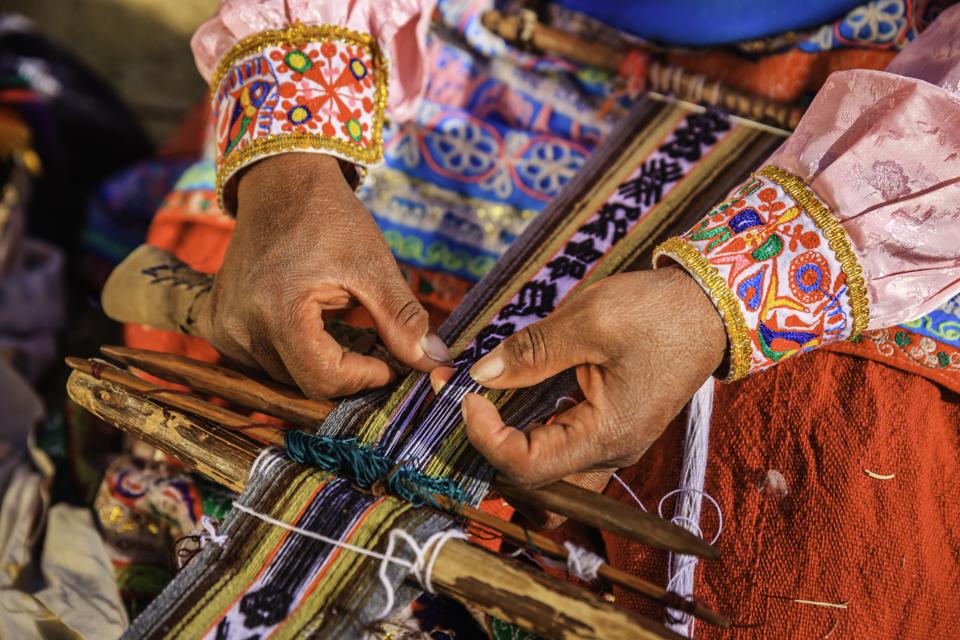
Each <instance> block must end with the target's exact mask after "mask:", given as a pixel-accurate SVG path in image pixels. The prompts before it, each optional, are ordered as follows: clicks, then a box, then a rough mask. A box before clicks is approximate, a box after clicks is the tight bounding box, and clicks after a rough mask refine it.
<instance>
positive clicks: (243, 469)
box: [67, 370, 682, 640]
mask: <svg viewBox="0 0 960 640" xmlns="http://www.w3.org/2000/svg"><path fill="white" fill-rule="evenodd" d="M67 392H68V393H69V395H70V398H71V399H73V401H74V402H76V403H77V404H79V405H80V406H82V407H84V408H85V409H87V410H88V411H90V412H92V413H93V414H94V415H96V416H98V417H99V418H101V419H103V420H105V421H107V422H109V423H111V424H113V425H114V426H116V427H117V428H119V429H121V430H124V431H127V432H129V433H132V434H134V435H136V436H137V437H140V438H142V439H144V440H145V441H147V442H149V443H150V444H153V445H154V446H156V447H157V448H158V449H161V450H163V451H166V452H168V453H170V454H171V455H174V456H176V457H177V458H178V459H180V460H181V461H183V462H184V463H185V464H187V465H188V466H189V467H191V468H193V469H195V470H197V471H198V472H200V473H202V474H204V475H206V476H207V477H209V478H210V479H211V480H214V481H215V482H218V483H220V484H223V485H224V486H227V487H230V488H231V489H233V490H234V491H237V492H240V491H242V490H243V488H244V486H245V484H246V478H247V477H248V475H249V473H250V469H251V467H252V466H253V462H254V460H255V459H256V457H257V455H259V453H260V450H261V445H259V444H257V443H255V442H253V441H252V440H250V439H249V438H247V437H245V436H243V435H242V434H240V433H236V432H233V431H230V430H229V429H224V428H220V427H216V426H212V425H209V424H206V423H203V422H201V421H198V420H195V419H191V418H189V417H188V416H186V415H184V414H183V413H180V412H179V411H177V410H172V409H169V408H167V407H163V406H160V405H159V404H157V403H156V402H153V401H152V400H148V399H146V398H144V397H141V396H138V395H136V394H132V393H128V392H127V391H126V390H125V389H123V388H122V387H121V386H119V385H117V384H115V383H113V382H110V381H108V380H106V379H104V378H97V377H95V376H93V375H90V374H87V373H84V372H83V371H80V370H75V371H73V373H72V374H71V375H70V378H69V379H68V381H67ZM431 578H432V582H433V585H434V586H435V587H436V588H437V589H438V591H440V592H442V593H445V594H446V595H449V596H450V597H453V598H455V599H457V600H460V601H465V602H467V603H469V604H472V605H474V606H478V607H479V608H481V609H483V610H484V611H487V612H488V613H490V614H492V615H495V616H497V617H499V618H501V619H504V620H507V621H509V622H512V623H514V624H517V625H519V626H521V627H523V628H524V629H527V630H529V631H532V632H534V633H537V634H540V635H544V636H546V637H555V638H571V639H572V638H598V639H599V638H623V639H628V638H641V639H648V638H669V639H671V640H679V639H680V638H682V636H679V635H677V634H675V633H674V632H672V631H670V630H668V629H666V628H665V627H663V626H662V625H659V624H657V623H655V622H653V621H651V620H649V619H646V618H644V617H642V616H640V615H638V614H635V613H633V612H631V611H627V610H625V609H622V608H619V607H616V606H614V605H612V604H610V603H607V602H604V601H603V600H602V599H600V598H598V597H597V596H595V595H594V594H592V593H590V592H588V591H585V590H583V589H579V588H577V587H575V586H573V585H570V584H566V583H562V582H560V581H557V580H555V579H552V578H551V577H550V576H548V575H545V574H542V573H537V572H534V571H532V570H531V569H530V568H528V567H526V566H524V565H522V564H521V563H519V562H515V561H512V560H509V559H507V558H503V557H501V556H498V555H496V554H493V553H490V552H488V551H486V550H484V549H481V548H479V547H477V546H475V545H472V544H470V543H468V542H465V541H461V540H449V541H448V542H447V543H446V544H445V545H444V546H443V548H442V549H441V550H440V552H439V554H438V557H437V562H436V564H435V566H434V570H433V573H432V575H431Z"/></svg>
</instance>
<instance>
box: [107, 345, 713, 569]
mask: <svg viewBox="0 0 960 640" xmlns="http://www.w3.org/2000/svg"><path fill="white" fill-rule="evenodd" d="M101 351H102V352H103V353H104V354H105V355H107V356H109V357H111V358H115V359H116V360H119V361H120V362H123V363H124V364H126V365H129V366H133V367H136V368H138V369H142V370H144V371H146V372H147V373H150V374H152V375H154V376H157V377H158V378H163V379H165V380H170V381H172V382H178V383H180V384H185V385H188V386H190V387H193V388H195V389H197V390H198V391H202V392H204V393H211V394H214V395H219V396H221V397H223V398H225V399H227V400H231V401H233V402H236V403H238V404H241V405H243V406H246V407H250V408H252V409H256V410H257V411H261V412H263V413H266V414H268V415H274V416H278V417H282V418H284V419H287V420H289V421H290V422H293V423H295V424H300V425H304V426H308V427H315V426H316V425H317V420H316V419H315V418H314V416H315V415H317V414H319V413H320V412H321V411H322V408H321V407H320V406H319V405H320V403H315V404H317V405H318V406H317V407H315V408H311V404H313V403H314V401H312V400H308V399H307V398H305V397H303V396H302V395H299V392H298V391H295V390H293V389H289V388H288V391H286V392H285V395H284V399H282V402H283V403H284V404H283V405H282V406H280V407H278V406H277V405H276V404H275V402H274V401H272V400H271V401H265V398H264V396H263V395H262V393H261V390H260V385H261V384H262V383H260V382H258V381H256V380H253V379H252V378H248V377H246V376H244V375H243V374H240V373H236V372H233V371H229V370H227V369H224V368H223V367H217V366H216V365H211V364H208V363H204V362H200V361H197V360H191V359H190V358H185V357H183V356H177V355H173V354H167V353H160V352H156V351H145V350H142V349H130V348H128V347H115V346H104V347H101ZM224 371H229V378H226V379H225V378H224V376H223V372H224ZM292 395H297V396H298V401H297V402H296V403H290V404H287V401H286V398H287V397H290V396H292ZM301 410H305V411H304V413H302V414H301V413H300V411H301ZM281 411H282V412H283V415H281ZM493 486H494V488H495V489H496V490H497V491H499V492H501V493H502V494H504V495H506V496H508V497H510V498H511V499H513V500H516V501H517V502H521V503H525V504H529V505H533V506H535V507H539V508H541V509H546V510H547V511H552V512H555V513H559V514H561V515H564V516H567V517H568V518H571V519H573V520H576V521H578V522H582V523H585V524H588V525H590V526H593V527H599V528H601V529H606V530H607V531H610V532H612V533H616V534H617V535H621V536H624V537H626V538H629V539H631V540H637V541H638V542H642V543H644V544H647V545H650V546H652V547H654V548H657V549H662V550H665V551H673V552H676V553H684V554H688V555H694V556H698V557H703V558H709V559H716V558H718V557H719V556H720V554H719V552H718V551H717V549H716V547H713V546H711V545H710V544H708V543H707V542H706V541H704V540H703V539H702V538H700V537H699V536H695V535H694V534H692V533H691V532H689V531H687V530H686V529H684V528H683V527H679V526H677V525H675V524H673V523H671V522H668V521H666V520H664V519H662V518H658V517H657V516H655V515H653V514H650V513H646V512H644V511H641V510H639V509H637V508H635V507H633V506H631V505H627V504H624V503H622V502H620V501H618V500H614V499H613V498H609V497H607V496H605V495H603V494H599V493H594V492H592V491H588V490H586V489H582V488H580V487H577V486H575V485H572V484H570V483H568V482H555V483H553V484H550V485H547V486H544V487H540V488H537V489H529V488H526V487H521V486H519V485H517V484H515V483H512V482H510V481H509V480H508V479H507V478H505V477H503V476H497V477H496V479H495V480H494V482H493Z"/></svg>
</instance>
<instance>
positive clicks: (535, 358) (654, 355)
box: [463, 267, 726, 489]
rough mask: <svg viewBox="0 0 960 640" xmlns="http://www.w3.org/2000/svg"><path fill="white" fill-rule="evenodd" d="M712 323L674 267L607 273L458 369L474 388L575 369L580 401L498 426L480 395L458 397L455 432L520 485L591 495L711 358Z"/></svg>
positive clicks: (714, 345)
mask: <svg viewBox="0 0 960 640" xmlns="http://www.w3.org/2000/svg"><path fill="white" fill-rule="evenodd" d="M725 349H726V333H725V332H724V327H723V322H722V320H721V318H720V315H719V314H718V313H717V311H716V309H715V308H714V306H713V304H712V303H711V301H710V299H709V298H708V297H707V295H706V294H705V293H704V292H703V290H702V289H701V288H700V287H699V285H697V283H696V282H695V281H694V280H693V279H692V278H691V277H690V276H689V275H687V273H686V272H685V271H683V270H682V269H681V268H679V267H667V268H663V269H660V270H657V271H640V272H634V273H625V274H621V275H616V276H612V277H610V278H606V279H605V280H602V281H600V282H598V283H596V284H594V285H592V286H591V287H589V288H588V289H586V290H585V291H584V292H583V293H582V294H581V295H580V296H578V297H577V298H575V299H574V300H572V301H571V302H570V303H569V304H564V305H562V306H561V307H560V308H559V309H557V310H556V311H555V312H554V313H553V314H552V315H550V316H549V317H547V318H546V319H544V320H541V321H540V322H537V323H535V324H533V325H530V326H529V327H527V328H525V329H523V330H522V331H519V332H517V333H516V334H514V335H513V336H511V337H510V338H508V339H507V340H505V341H504V342H503V343H502V344H500V345H499V346H498V347H497V348H496V349H494V350H493V351H491V352H490V353H488V354H487V355H486V356H484V357H483V358H482V359H481V360H480V361H479V362H477V363H476V364H475V365H474V366H473V368H472V369H471V370H470V375H471V376H473V378H474V380H476V381H477V382H478V383H480V384H482V385H483V386H485V387H489V388H493V389H508V388H516V387H528V386H531V385H534V384H537V383H539V382H542V381H544V380H546V379H547V378H549V377H551V376H553V375H556V374H557V373H560V372H561V371H564V370H566V369H569V368H571V367H576V372H577V381H578V382H579V384H580V389H581V391H582V392H583V395H584V398H585V400H584V401H583V402H581V403H579V404H577V405H576V406H574V407H572V408H570V409H568V410H566V411H564V412H563V413H561V414H559V415H557V416H556V417H555V418H554V419H553V420H552V421H551V422H550V424H549V425H530V426H529V427H527V428H526V429H524V430H522V431H521V430H519V429H516V428H514V427H511V426H508V425H506V424H504V423H503V421H502V420H501V419H500V415H499V413H498V412H497V409H496V407H494V405H493V404H491V403H490V402H489V401H488V400H486V399H485V398H484V397H482V396H480V395H476V394H468V395H467V396H466V397H465V398H464V400H463V413H464V416H465V419H466V423H467V435H468V436H469V438H470V442H471V443H473V446H474V447H476V449H477V450H478V451H479V452H480V453H481V454H483V456H484V457H485V458H486V459H487V460H488V461H489V462H490V464H492V465H493V466H494V467H496V468H497V469H498V470H499V471H500V472H502V473H504V474H506V475H507V476H509V477H511V478H513V479H514V480H516V481H518V482H520V483H521V484H524V485H542V484H546V483H549V482H553V481H555V480H560V479H561V478H567V479H568V480H570V481H573V482H576V483H577V484H580V485H582V486H590V487H592V488H598V487H599V488H600V489H602V487H603V486H604V485H605V484H606V481H607V480H609V477H610V474H611V473H613V471H615V470H616V469H618V468H622V467H627V466H630V465H632V464H633V463H635V462H636V461H637V460H639V459H640V457H641V456H642V455H643V454H644V452H645V451H646V450H647V448H648V447H649V446H650V445H651V444H653V442H654V440H656V439H657V438H658V437H659V436H660V434H661V433H663V430H664V429H665V428H666V426H667V425H668V424H669V423H670V421H671V420H672V419H673V418H674V417H675V416H676V415H677V414H678V413H679V412H680V410H681V409H682V408H683V406H684V404H685V403H686V402H687V401H688V400H689V399H690V398H691V397H692V396H693V394H694V392H695V391H696V390H697V389H698V388H699V387H700V385H702V384H703V382H704V381H705V380H706V379H707V377H708V376H710V375H711V374H712V373H713V372H714V371H715V370H716V369H717V367H719V366H720V364H721V362H722V361H723V356H724V352H725Z"/></svg>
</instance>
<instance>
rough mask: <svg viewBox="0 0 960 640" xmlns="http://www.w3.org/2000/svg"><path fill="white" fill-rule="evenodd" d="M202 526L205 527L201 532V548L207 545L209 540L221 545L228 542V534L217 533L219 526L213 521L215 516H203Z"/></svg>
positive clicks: (201, 518) (201, 519)
mask: <svg viewBox="0 0 960 640" xmlns="http://www.w3.org/2000/svg"><path fill="white" fill-rule="evenodd" d="M200 526H201V527H203V531H201V532H200V548H201V549H203V548H204V547H205V546H207V543H208V542H212V543H213V544H215V545H218V546H221V547H222V546H224V545H225V544H227V540H228V538H227V536H226V535H225V534H222V533H217V527H216V524H215V523H214V521H213V518H211V517H210V516H201V517H200Z"/></svg>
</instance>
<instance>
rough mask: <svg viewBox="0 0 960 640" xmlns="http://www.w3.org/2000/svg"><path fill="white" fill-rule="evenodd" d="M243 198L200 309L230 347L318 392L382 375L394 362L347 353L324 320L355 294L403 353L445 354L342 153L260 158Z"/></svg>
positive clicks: (242, 185) (417, 359) (229, 352)
mask: <svg viewBox="0 0 960 640" xmlns="http://www.w3.org/2000/svg"><path fill="white" fill-rule="evenodd" d="M237 201H238V211H237V224H236V228H235V230H234V234H233V238H232V239H231V241H230V245H229V247H228V249H227V254H226V257H225V258H224V262H223V267H222V268H221V269H220V272H219V273H217V276H216V278H215V280H214V287H213V292H212V295H211V304H210V313H209V316H208V317H207V318H202V319H201V321H202V322H206V323H207V329H206V330H205V331H204V333H205V335H208V336H212V338H213V339H212V340H211V341H212V343H213V345H214V347H216V348H217V350H219V351H220V352H221V353H223V354H224V355H225V356H227V357H228V358H230V359H232V360H234V361H237V362H239V363H240V364H243V365H247V366H253V367H259V368H261V369H263V370H265V371H266V372H267V373H268V374H270V376H271V377H273V378H275V379H277V380H280V381H282V382H287V383H295V384H296V385H297V386H299V387H300V388H301V389H302V390H303V391H304V393H306V394H307V395H309V396H310V397H312V398H317V399H320V398H328V397H331V396H339V395H345V394H349V393H355V392H357V391H360V390H362V389H367V388H371V387H378V386H382V385H384V384H386V383H387V382H389V381H390V380H391V379H392V378H393V376H394V374H393V372H392V371H391V370H390V368H389V367H388V366H387V364H386V363H384V362H382V361H381V360H378V359H376V358H371V357H367V356H361V355H358V354H355V353H345V352H344V351H343V350H342V349H341V347H340V345H339V344H338V343H337V342H336V341H335V340H334V339H333V337H332V336H330V334H329V333H327V332H326V331H324V326H323V312H324V311H328V310H333V309H343V308H346V307H348V306H351V305H353V304H355V303H359V304H361V305H363V307H365V308H366V310H367V311H369V313H370V315H371V316H372V317H373V321H374V323H375V324H376V327H377V331H378V333H379V335H380V337H381V339H382V340H383V342H384V344H385V345H386V346H387V348H388V349H389V350H390V353H391V354H393V356H394V357H396V358H397V359H398V360H400V361H401V362H403V363H404V364H407V365H409V366H411V367H414V368H416V369H419V370H421V371H429V370H430V369H432V368H434V367H436V366H438V365H439V364H441V363H442V362H445V361H446V360H448V359H449V354H448V352H447V348H446V347H445V346H444V344H443V342H442V341H441V340H440V338H438V337H437V336H436V335H434V334H432V333H428V331H429V319H428V315H427V312H426V310H425V309H424V308H423V307H422V306H420V304H419V303H418V302H417V300H416V298H414V296H413V293H412V292H411V291H410V288H409V287H408V286H407V283H406V282H405V281H404V279H403V276H401V275H400V271H399V269H398V268H397V263H396V262H395V261H394V259H393V256H392V255H391V253H390V249H389V247H388V246H387V243H386V242H385V241H384V239H383V236H382V235H381V233H380V230H379V229H378V228H377V225H376V223H375V222H374V220H373V217H372V216H371V215H370V213H369V212H368V211H367V210H366V208H364V206H363V205H362V204H361V203H360V201H359V200H358V199H357V197H356V194H355V193H354V192H353V190H352V189H351V188H350V186H349V185H348V184H347V182H346V180H345V179H344V177H343V175H342V173H341V171H340V167H339V164H338V162H337V160H336V159H335V158H332V157H329V156H324V155H318V154H301V153H288V154H283V155H280V156H275V157H272V158H267V159H265V160H262V161H260V162H258V163H256V164H254V165H253V166H251V167H250V168H249V169H247V170H246V172H245V173H244V174H243V175H242V176H241V178H240V182H239V185H238V196H237Z"/></svg>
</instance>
